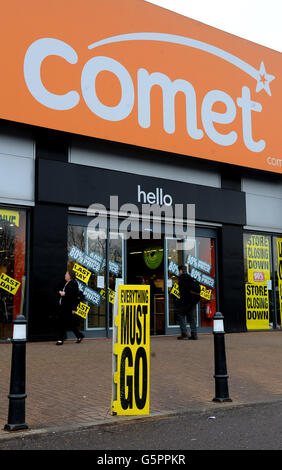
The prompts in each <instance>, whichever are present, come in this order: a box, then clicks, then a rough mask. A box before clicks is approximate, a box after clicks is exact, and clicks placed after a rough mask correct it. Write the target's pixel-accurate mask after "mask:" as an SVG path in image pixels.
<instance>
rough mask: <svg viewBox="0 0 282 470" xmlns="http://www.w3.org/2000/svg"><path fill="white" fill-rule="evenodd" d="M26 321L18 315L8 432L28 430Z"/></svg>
mask: <svg viewBox="0 0 282 470" xmlns="http://www.w3.org/2000/svg"><path fill="white" fill-rule="evenodd" d="M26 323H27V322H26V319H25V317H24V316H23V315H17V316H16V318H15V320H14V321H13V324H14V332H13V339H12V343H13V349H12V364H11V377H10V394H9V395H8V398H9V412H8V423H7V424H5V427H4V430H6V431H19V430H20V429H27V428H28V425H27V424H26V423H25V399H26V396H27V395H26V393H25V375H26Z"/></svg>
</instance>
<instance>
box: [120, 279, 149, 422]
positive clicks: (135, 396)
mask: <svg viewBox="0 0 282 470" xmlns="http://www.w3.org/2000/svg"><path fill="white" fill-rule="evenodd" d="M115 297H118V299H117V298H115V307H116V310H115V314H116V315H114V330H115V331H114V334H113V356H114V360H113V393H112V414H113V415H115V414H117V415H147V414H149V391H150V388H149V387H150V383H149V376H150V287H149V286H139V285H119V288H118V296H117V295H116V296H115Z"/></svg>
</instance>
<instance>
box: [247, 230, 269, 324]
mask: <svg viewBox="0 0 282 470" xmlns="http://www.w3.org/2000/svg"><path fill="white" fill-rule="evenodd" d="M246 251H247V274H248V283H247V284H246V285H245V294H246V324H247V329H248V330H265V329H269V292H268V282H269V280H270V248H269V239H268V237H267V236H264V235H257V234H250V235H249V236H248V237H247V240H246Z"/></svg>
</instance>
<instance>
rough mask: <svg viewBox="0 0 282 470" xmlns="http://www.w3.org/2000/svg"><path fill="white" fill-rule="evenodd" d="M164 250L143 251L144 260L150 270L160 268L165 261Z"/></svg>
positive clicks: (148, 249)
mask: <svg viewBox="0 0 282 470" xmlns="http://www.w3.org/2000/svg"><path fill="white" fill-rule="evenodd" d="M163 256H164V250H163V248H161V247H159V248H155V247H153V248H147V249H146V250H144V251H143V258H144V261H145V264H146V266H148V268H150V269H156V268H158V267H159V265H160V264H161V262H162V260H163Z"/></svg>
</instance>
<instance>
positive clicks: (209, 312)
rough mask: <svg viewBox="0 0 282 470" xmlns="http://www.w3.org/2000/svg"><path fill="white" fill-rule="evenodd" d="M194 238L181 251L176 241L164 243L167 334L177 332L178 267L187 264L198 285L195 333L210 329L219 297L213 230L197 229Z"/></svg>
mask: <svg viewBox="0 0 282 470" xmlns="http://www.w3.org/2000/svg"><path fill="white" fill-rule="evenodd" d="M195 235H196V236H195V241H194V243H193V244H192V243H190V244H189V245H188V246H187V245H186V246H185V245H184V249H180V246H179V244H178V241H177V240H176V239H175V238H174V239H170V238H166V240H165V252H164V253H165V254H164V257H165V279H166V282H165V294H166V295H165V298H166V334H175V333H178V332H179V326H178V325H179V323H178V318H177V299H178V298H179V292H178V274H179V273H178V266H179V265H181V264H182V265H186V266H187V271H188V273H189V274H190V275H191V276H192V277H194V278H196V279H197V280H198V281H199V282H200V284H201V298H200V302H199V303H198V304H197V305H196V306H195V317H196V325H197V328H198V331H203V332H205V331H207V332H208V331H211V329H212V324H213V320H212V319H213V316H214V314H215V312H216V309H217V297H218V296H217V289H218V282H217V280H218V275H217V262H216V231H215V230H211V229H196V234H195ZM180 245H181V244H180ZM182 245H183V244H182Z"/></svg>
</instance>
